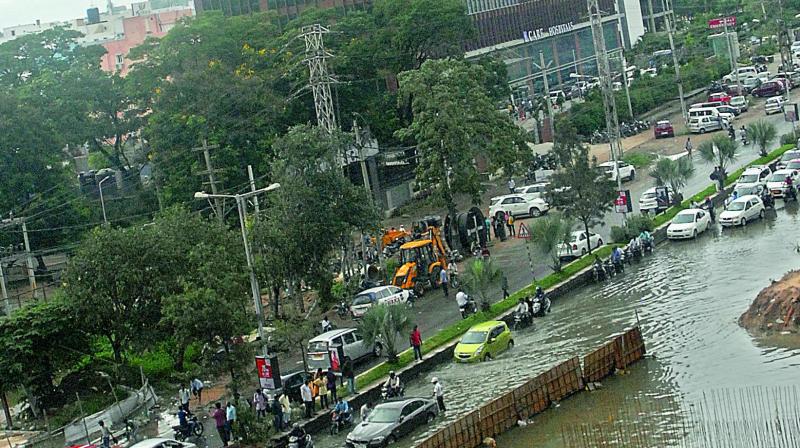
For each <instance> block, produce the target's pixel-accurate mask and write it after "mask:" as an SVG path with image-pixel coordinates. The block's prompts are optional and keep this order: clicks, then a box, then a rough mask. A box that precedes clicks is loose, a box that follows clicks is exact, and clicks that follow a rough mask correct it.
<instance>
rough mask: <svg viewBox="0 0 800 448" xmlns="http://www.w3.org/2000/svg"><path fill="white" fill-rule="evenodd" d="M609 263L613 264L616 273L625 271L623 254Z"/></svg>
mask: <svg viewBox="0 0 800 448" xmlns="http://www.w3.org/2000/svg"><path fill="white" fill-rule="evenodd" d="M611 264H613V265H614V270H615V271H616V273H617V274H622V273H623V272H625V256H624V255H623V256H621V257H619V258H617V259H616V260H612V261H611Z"/></svg>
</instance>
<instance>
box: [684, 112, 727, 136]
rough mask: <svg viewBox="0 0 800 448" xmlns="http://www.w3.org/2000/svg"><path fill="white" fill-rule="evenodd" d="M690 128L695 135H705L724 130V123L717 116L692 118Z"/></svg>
mask: <svg viewBox="0 0 800 448" xmlns="http://www.w3.org/2000/svg"><path fill="white" fill-rule="evenodd" d="M688 128H689V132H692V133H694V134H705V133H706V132H711V131H718V130H720V129H722V121H721V120H720V118H719V117H716V116H705V117H691V118H689V125H688Z"/></svg>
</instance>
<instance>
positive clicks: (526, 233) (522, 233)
mask: <svg viewBox="0 0 800 448" xmlns="http://www.w3.org/2000/svg"><path fill="white" fill-rule="evenodd" d="M530 237H531V231H530V230H528V226H526V225H525V223H522V222H521V223H519V230H517V238H524V239H526V240H527V239H530Z"/></svg>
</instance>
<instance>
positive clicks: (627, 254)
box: [622, 246, 633, 265]
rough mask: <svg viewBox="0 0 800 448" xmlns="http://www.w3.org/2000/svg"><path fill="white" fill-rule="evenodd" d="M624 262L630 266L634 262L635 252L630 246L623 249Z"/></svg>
mask: <svg viewBox="0 0 800 448" xmlns="http://www.w3.org/2000/svg"><path fill="white" fill-rule="evenodd" d="M622 261H623V262H624V263H628V265H630V264H631V263H632V262H633V251H632V250H631V247H630V246H625V249H623V251H622Z"/></svg>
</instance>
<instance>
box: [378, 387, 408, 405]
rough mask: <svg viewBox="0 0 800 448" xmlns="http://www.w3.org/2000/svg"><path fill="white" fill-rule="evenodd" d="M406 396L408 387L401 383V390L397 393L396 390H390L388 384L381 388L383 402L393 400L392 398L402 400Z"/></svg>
mask: <svg viewBox="0 0 800 448" xmlns="http://www.w3.org/2000/svg"><path fill="white" fill-rule="evenodd" d="M405 396H406V386H404V385H403V384H402V383H400V390H399V391H395V390H394V389H389V386H387V385H386V383H384V384H383V386H381V400H383V401H387V400H391V399H392V398H401V397H405Z"/></svg>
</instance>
